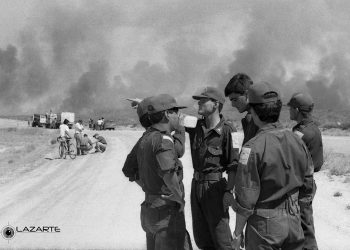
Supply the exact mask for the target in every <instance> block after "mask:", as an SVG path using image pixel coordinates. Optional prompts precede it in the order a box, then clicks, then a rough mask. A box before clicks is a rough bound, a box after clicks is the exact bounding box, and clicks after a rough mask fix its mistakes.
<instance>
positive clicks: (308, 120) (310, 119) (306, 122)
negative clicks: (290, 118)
mask: <svg viewBox="0 0 350 250" xmlns="http://www.w3.org/2000/svg"><path fill="white" fill-rule="evenodd" d="M311 122H313V120H312V118H311V117H307V118H304V119H302V120H301V122H299V123H298V125H299V124H300V125H306V124H309V123H311Z"/></svg>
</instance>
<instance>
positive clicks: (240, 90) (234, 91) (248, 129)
mask: <svg viewBox="0 0 350 250" xmlns="http://www.w3.org/2000/svg"><path fill="white" fill-rule="evenodd" d="M251 85H253V81H252V80H251V79H250V77H249V76H247V75H246V74H244V73H238V74H236V75H234V76H233V77H232V78H231V80H230V81H229V82H228V84H227V85H226V87H225V96H226V97H228V98H229V99H230V101H231V105H232V107H234V108H236V109H237V110H238V112H239V113H244V112H247V114H246V115H245V117H244V118H243V119H242V120H241V122H242V128H243V133H244V139H243V144H245V143H246V142H247V141H249V140H250V139H251V138H253V137H254V136H255V135H256V132H258V129H259V128H258V126H256V125H255V124H254V121H253V119H252V115H251V114H250V111H249V105H248V89H249V88H250V87H251Z"/></svg>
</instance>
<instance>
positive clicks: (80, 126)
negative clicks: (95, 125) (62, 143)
mask: <svg viewBox="0 0 350 250" xmlns="http://www.w3.org/2000/svg"><path fill="white" fill-rule="evenodd" d="M83 130H84V126H83V124H80V123H79V122H77V123H76V124H75V133H81V132H83Z"/></svg>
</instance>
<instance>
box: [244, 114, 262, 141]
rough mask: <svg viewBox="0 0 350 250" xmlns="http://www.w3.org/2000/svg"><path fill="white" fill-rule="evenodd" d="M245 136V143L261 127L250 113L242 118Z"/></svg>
mask: <svg viewBox="0 0 350 250" xmlns="http://www.w3.org/2000/svg"><path fill="white" fill-rule="evenodd" d="M241 123H242V128H243V133H244V138H243V143H242V145H244V144H245V143H246V142H247V141H249V140H250V139H252V138H253V137H254V136H255V135H256V133H257V132H258V130H259V127H258V126H256V125H255V123H254V120H253V117H252V115H251V114H250V113H247V115H246V116H245V117H244V118H243V119H242V120H241Z"/></svg>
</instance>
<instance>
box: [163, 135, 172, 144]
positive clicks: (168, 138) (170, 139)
mask: <svg viewBox="0 0 350 250" xmlns="http://www.w3.org/2000/svg"><path fill="white" fill-rule="evenodd" d="M162 138H163V140H169V141H171V142H172V143H174V140H173V138H171V137H170V136H169V135H162Z"/></svg>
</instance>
